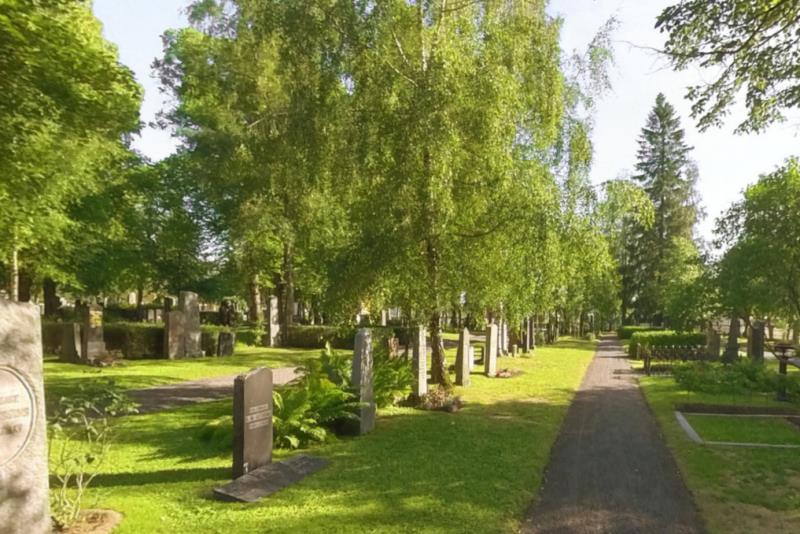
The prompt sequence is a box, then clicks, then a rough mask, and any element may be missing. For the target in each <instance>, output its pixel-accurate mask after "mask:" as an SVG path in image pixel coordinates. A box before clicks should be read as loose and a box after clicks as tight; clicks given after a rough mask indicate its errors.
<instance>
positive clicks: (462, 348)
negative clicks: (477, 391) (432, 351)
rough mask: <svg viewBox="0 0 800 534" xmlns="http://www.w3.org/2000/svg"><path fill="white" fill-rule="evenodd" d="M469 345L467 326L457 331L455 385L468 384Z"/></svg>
mask: <svg viewBox="0 0 800 534" xmlns="http://www.w3.org/2000/svg"><path fill="white" fill-rule="evenodd" d="M469 349H470V346H469V330H468V329H467V328H465V329H463V330H462V331H461V332H459V335H458V349H457V351H456V385H459V386H468V385H469V371H470V368H471V367H470V364H469V360H470V351H469Z"/></svg>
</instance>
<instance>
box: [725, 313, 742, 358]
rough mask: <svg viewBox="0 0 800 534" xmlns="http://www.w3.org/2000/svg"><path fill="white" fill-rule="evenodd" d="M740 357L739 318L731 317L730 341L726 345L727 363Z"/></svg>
mask: <svg viewBox="0 0 800 534" xmlns="http://www.w3.org/2000/svg"><path fill="white" fill-rule="evenodd" d="M738 358H739V318H738V317H731V324H730V328H729V330H728V343H727V345H726V346H725V356H724V360H725V362H726V363H733V362H735V361H736V360H737V359H738Z"/></svg>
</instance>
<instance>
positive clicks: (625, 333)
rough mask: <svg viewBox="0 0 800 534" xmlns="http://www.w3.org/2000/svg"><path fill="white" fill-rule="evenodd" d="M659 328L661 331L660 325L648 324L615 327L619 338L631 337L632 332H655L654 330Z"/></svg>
mask: <svg viewBox="0 0 800 534" xmlns="http://www.w3.org/2000/svg"><path fill="white" fill-rule="evenodd" d="M659 330H660V331H663V330H664V329H663V328H661V327H660V326H649V325H643V326H631V325H628V326H620V327H619V328H618V329H617V337H618V338H619V339H631V337H632V336H633V334H635V333H637V332H656V331H659Z"/></svg>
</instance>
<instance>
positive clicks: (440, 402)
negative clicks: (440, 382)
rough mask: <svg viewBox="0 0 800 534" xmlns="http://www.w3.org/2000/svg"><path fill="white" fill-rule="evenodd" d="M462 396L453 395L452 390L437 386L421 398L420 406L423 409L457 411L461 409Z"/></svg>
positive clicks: (418, 405)
mask: <svg viewBox="0 0 800 534" xmlns="http://www.w3.org/2000/svg"><path fill="white" fill-rule="evenodd" d="M461 406H462V402H461V397H457V396H455V395H453V393H452V391H450V390H448V389H447V388H444V387H442V386H436V387H433V388H431V389H429V390H428V392H427V393H426V394H425V395H423V396H422V398H421V399H419V402H418V404H417V407H418V408H422V409H423V410H438V411H443V412H457V411H458V410H459V409H461Z"/></svg>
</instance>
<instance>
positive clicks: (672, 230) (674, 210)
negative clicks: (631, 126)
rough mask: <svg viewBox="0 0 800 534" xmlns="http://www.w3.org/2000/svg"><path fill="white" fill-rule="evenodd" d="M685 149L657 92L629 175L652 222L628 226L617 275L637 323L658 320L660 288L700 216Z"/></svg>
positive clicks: (670, 112) (678, 128)
mask: <svg viewBox="0 0 800 534" xmlns="http://www.w3.org/2000/svg"><path fill="white" fill-rule="evenodd" d="M691 150H692V147H690V146H689V145H687V144H686V141H685V132H684V130H683V128H681V124H680V119H679V118H678V116H677V114H676V113H675V108H673V107H672V105H671V104H670V103H669V102H667V100H666V98H665V97H664V95H663V94H659V95H658V96H657V97H656V104H655V106H654V108H653V110H652V111H651V112H650V115H649V116H648V118H647V124H646V125H645V127H644V128H642V133H641V136H640V137H639V151H638V162H637V164H636V171H637V174H635V175H634V179H635V180H636V181H638V182H640V183H641V184H642V187H643V188H644V190H645V191H646V192H647V194H648V195H649V196H650V199H651V200H652V202H653V208H654V221H653V225H652V227H650V228H649V229H645V228H644V227H641V226H637V225H632V226H631V228H630V239H629V257H628V258H627V261H626V262H624V266H623V272H622V278H623V284H624V286H625V288H624V291H623V294H624V295H626V296H627V300H629V301H630V302H629V304H630V305H632V307H633V308H634V310H635V313H636V317H637V319H639V320H649V321H655V322H656V323H660V322H661V321H662V320H663V318H664V308H665V302H664V291H663V290H664V284H665V283H666V282H667V281H669V280H670V278H671V276H672V274H671V273H675V270H676V269H679V268H680V265H681V262H680V261H678V262H676V261H675V259H676V257H677V255H678V251H680V250H684V249H686V244H687V243H690V244H692V245H693V229H694V225H695V223H696V222H697V220H698V218H699V213H700V212H699V209H698V203H697V194H696V191H695V184H696V182H697V167H696V166H695V165H694V163H693V162H692V161H691V160H690V159H689V153H690V152H691ZM690 248H692V249H696V247H694V246H692V247H690Z"/></svg>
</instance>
